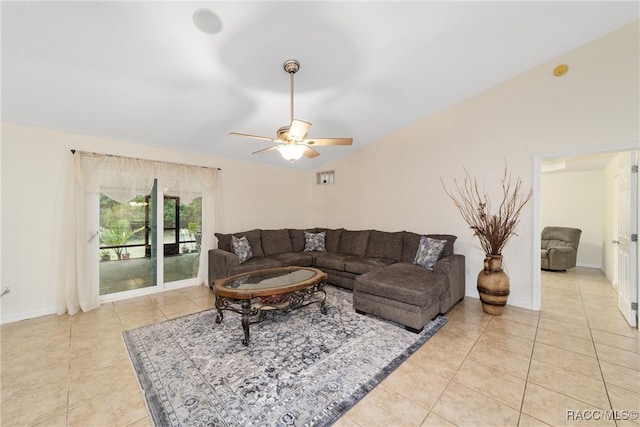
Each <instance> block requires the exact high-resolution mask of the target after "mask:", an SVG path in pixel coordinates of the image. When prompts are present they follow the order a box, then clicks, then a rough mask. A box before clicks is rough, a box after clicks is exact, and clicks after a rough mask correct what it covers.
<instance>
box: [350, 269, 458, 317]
mask: <svg viewBox="0 0 640 427" xmlns="http://www.w3.org/2000/svg"><path fill="white" fill-rule="evenodd" d="M354 289H356V290H358V291H359V292H364V293H368V294H372V295H377V296H379V297H383V298H388V299H391V300H395V301H400V302H404V303H407V304H411V305H417V306H422V307H428V306H430V305H432V304H434V303H437V302H438V301H439V299H440V295H441V294H442V293H443V292H445V291H446V290H447V278H446V275H444V274H440V273H434V272H433V271H429V270H427V269H426V268H423V267H421V266H419V265H415V264H412V263H405V262H399V263H395V264H392V265H389V266H387V267H384V268H380V269H377V270H373V271H370V272H369V273H366V274H363V275H362V276H358V277H356V278H355V283H354Z"/></svg>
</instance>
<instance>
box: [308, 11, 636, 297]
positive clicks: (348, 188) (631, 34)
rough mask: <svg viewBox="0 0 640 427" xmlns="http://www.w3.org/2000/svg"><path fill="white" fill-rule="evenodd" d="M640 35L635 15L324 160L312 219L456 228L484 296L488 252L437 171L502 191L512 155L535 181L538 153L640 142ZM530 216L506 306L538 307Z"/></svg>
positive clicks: (513, 254)
mask: <svg viewBox="0 0 640 427" xmlns="http://www.w3.org/2000/svg"><path fill="white" fill-rule="evenodd" d="M638 40H639V31H638V22H637V21H636V22H635V23H633V24H630V25H628V26H626V27H623V28H622V29H620V30H618V31H615V32H613V33H611V34H609V35H607V36H605V37H602V38H600V39H597V40H595V41H593V42H591V43H589V44H587V45H585V46H583V47H581V48H578V49H576V50H574V51H571V52H568V53H566V54H564V55H562V56H560V57H558V58H556V59H555V60H553V61H549V62H548V63H546V64H543V65H541V66H539V67H536V68H534V69H532V70H530V71H528V72H526V73H524V74H521V75H520V76H517V77H515V78H513V79H511V80H508V81H506V82H504V83H502V84H500V85H498V86H496V87H493V88H491V89H489V90H487V91H485V92H483V93H481V94H479V95H477V96H475V97H473V98H471V99H468V100H466V101H464V102H462V103H460V104H457V105H455V106H453V107H451V108H449V109H447V110H446V111H442V112H441V113H438V114H435V115H433V116H430V117H427V118H425V119H424V120H422V121H420V122H418V123H416V124H414V125H413V126H410V127H407V128H405V129H402V130H401V131H399V132H397V133H395V134H393V135H390V136H387V137H385V138H383V139H382V140H381V141H379V142H378V143H375V144H373V145H371V146H367V147H364V148H363V149H361V150H358V151H356V152H354V153H352V154H351V155H349V156H347V157H345V158H342V159H339V160H338V161H336V162H333V163H332V164H330V165H325V166H323V170H326V169H335V170H336V184H335V185H333V186H326V187H325V186H318V187H316V188H315V189H314V191H315V194H316V197H317V199H318V202H317V204H318V205H320V206H322V205H323V204H325V203H326V205H327V209H326V211H325V210H323V209H318V210H317V211H315V214H316V217H315V219H314V221H313V222H316V223H321V222H322V221H325V222H326V223H327V225H328V226H344V227H347V228H379V229H382V230H401V229H406V230H411V231H416V232H421V233H422V232H442V233H452V234H455V235H457V236H458V241H457V243H456V246H455V250H456V252H458V253H461V254H463V255H466V257H467V258H466V262H467V268H468V269H469V270H470V273H469V274H467V280H466V294H467V295H469V296H474V297H477V295H478V294H477V291H476V289H475V288H476V274H477V272H478V271H479V270H480V269H481V267H482V259H483V255H484V254H483V253H482V251H481V250H480V249H478V248H477V242H476V240H475V239H474V238H473V236H472V233H471V231H470V230H469V229H468V226H467V225H466V223H465V222H464V221H463V220H462V219H461V217H460V215H459V214H458V212H457V211H456V209H455V208H454V206H453V205H452V203H451V201H450V200H449V199H448V198H447V196H446V194H445V193H444V191H443V189H442V186H441V184H440V178H441V177H442V179H443V180H444V182H445V183H446V184H447V185H451V183H452V180H453V179H454V178H458V179H460V178H461V177H462V176H463V168H467V169H468V170H469V172H470V173H471V175H472V176H475V177H477V178H478V179H479V180H480V181H484V182H486V184H487V186H488V187H489V188H490V189H491V190H496V191H497V190H499V185H500V178H501V174H502V171H503V165H504V161H505V159H506V161H507V163H508V166H509V170H510V171H511V172H512V173H513V175H514V177H521V178H522V180H523V182H524V185H525V187H526V188H528V187H530V186H532V185H533V179H534V169H533V168H534V158H535V156H536V155H539V154H541V153H561V152H565V151H572V150H578V149H579V150H583V149H584V150H586V149H594V150H595V149H599V148H601V147H607V146H616V145H620V144H629V143H631V142H636V143H637V141H639V140H640V136H639V128H640V123H639V117H640V109H639V105H640V102H639V101H640V100H639V92H640V85H639V77H638V76H639V75H640V69H639V66H638V64H639V63H640V58H639V51H640V49H639V42H638ZM560 63H566V64H568V65H569V72H568V73H567V74H565V75H564V76H563V77H560V78H558V77H555V76H553V68H554V67H555V66H556V65H558V64H560ZM470 66H473V64H470ZM434 84H437V82H434ZM356 143H357V141H356ZM537 196H538V195H534V197H537ZM320 199H322V201H320ZM324 212H327V213H326V214H325V213H324ZM532 213H533V208H532V206H531V205H529V206H527V208H526V209H525V211H524V213H523V215H522V217H521V223H520V225H519V227H518V234H519V236H516V237H514V238H513V240H512V241H511V242H510V243H508V244H507V247H506V249H505V251H504V256H505V263H506V268H507V270H508V274H509V275H510V278H511V295H510V298H509V303H510V304H514V305H518V306H522V307H528V308H537V307H536V305H537V296H536V295H534V294H535V293H536V292H537V290H536V289H537V288H538V287H539V272H538V271H537V269H535V270H536V271H535V273H534V259H538V260H539V240H540V238H539V235H537V236H536V235H534V217H533V214H532ZM535 234H537V233H535ZM536 246H537V248H536ZM534 257H537V258H534ZM538 262H539V261H538ZM536 280H537V284H536V283H534V282H535V281H536ZM538 295H539V293H538Z"/></svg>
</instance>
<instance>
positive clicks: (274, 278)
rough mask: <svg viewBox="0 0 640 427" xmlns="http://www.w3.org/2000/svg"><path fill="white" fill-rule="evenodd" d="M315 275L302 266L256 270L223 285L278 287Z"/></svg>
mask: <svg viewBox="0 0 640 427" xmlns="http://www.w3.org/2000/svg"><path fill="white" fill-rule="evenodd" d="M315 275H316V272H315V271H314V270H310V269H304V268H299V269H291V270H288V269H282V270H280V271H264V272H260V271H258V272H254V273H247V274H245V275H243V276H240V277H238V278H236V279H234V280H230V281H228V282H226V283H225V284H224V287H225V288H227V289H238V290H257V289H271V288H279V287H282V286H288V285H293V284H294V283H299V282H303V281H305V280H309V279H311V278H313V277H314V276H315Z"/></svg>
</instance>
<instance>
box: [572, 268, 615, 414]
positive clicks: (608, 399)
mask: <svg viewBox="0 0 640 427" xmlns="http://www.w3.org/2000/svg"><path fill="white" fill-rule="evenodd" d="M576 281H578V280H576ZM578 293H579V294H580V301H581V302H582V310H583V311H584V315H585V317H586V318H587V327H588V328H589V336H590V337H591V344H592V345H593V351H594V352H595V354H596V360H597V361H598V370H599V371H600V377H601V378H602V385H603V386H604V392H605V393H606V394H607V401H608V402H609V408H608V409H611V410H613V403H612V402H611V396H610V395H609V388H608V387H607V382H606V381H605V380H604V372H602V365H601V364H600V356H599V355H598V349H597V347H596V342H595V339H594V338H593V331H592V328H591V322H590V321H589V316H588V315H587V310H586V309H585V307H584V296H583V295H582V287H581V286H580V283H579V282H578ZM614 422H615V425H616V426H617V425H618V422H617V421H615V420H614Z"/></svg>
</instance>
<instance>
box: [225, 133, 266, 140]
mask: <svg viewBox="0 0 640 427" xmlns="http://www.w3.org/2000/svg"><path fill="white" fill-rule="evenodd" d="M229 135H235V136H243V137H245V138H253V139H261V140H263V141H272V142H276V140H274V139H273V138H269V137H268V136H260V135H250V134H248V133H239V132H229Z"/></svg>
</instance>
